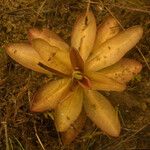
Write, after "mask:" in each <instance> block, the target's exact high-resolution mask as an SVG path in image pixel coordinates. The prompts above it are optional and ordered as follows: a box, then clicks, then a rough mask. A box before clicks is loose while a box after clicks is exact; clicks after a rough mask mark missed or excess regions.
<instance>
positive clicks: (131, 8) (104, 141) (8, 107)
mask: <svg viewBox="0 0 150 150" xmlns="http://www.w3.org/2000/svg"><path fill="white" fill-rule="evenodd" d="M86 7H87V1H85V0H81V1H77V0H11V1H10V0H1V1H0V35H1V36H0V135H1V136H0V149H1V150H3V149H6V145H7V146H8V145H9V149H10V150H23V149H24V150H35V149H38V150H40V149H42V146H41V144H40V143H39V140H38V137H39V138H40V139H41V142H42V144H43V146H44V148H45V149H46V150H60V149H68V150H79V149H80V150H88V149H91V150H110V149H111V150H126V149H150V125H149V124H150V69H149V68H148V66H147V65H146V63H147V64H149V65H150V1H149V0H124V1H119V0H103V1H100V0H93V1H92V3H91V9H92V10H93V12H94V14H95V16H96V18H97V23H100V22H101V20H102V19H103V18H104V16H106V15H110V14H111V15H114V16H115V17H116V18H117V19H118V20H119V21H120V22H121V24H122V26H123V27H125V28H126V27H130V26H132V25H137V24H140V25H141V26H143V28H144V35H143V38H142V39H141V41H140V42H139V43H138V45H137V46H138V47H139V50H140V51H141V52H142V54H143V55H144V58H145V60H146V63H145V61H144V59H143V57H142V56H141V54H140V53H139V51H138V49H137V48H134V49H133V50H132V51H130V52H129V53H128V54H127V55H128V57H132V58H134V59H136V60H138V61H140V62H141V63H142V65H143V69H142V72H141V73H140V74H139V75H138V76H137V77H135V78H134V79H133V80H132V81H131V82H130V83H129V84H128V88H127V89H126V91H125V92H123V93H116V92H111V93H109V92H107V93H104V94H105V95H106V96H108V97H109V99H110V100H111V102H112V103H113V104H114V106H116V107H117V109H118V111H119V114H120V119H121V123H122V132H121V135H120V137H119V138H111V137H108V136H106V135H104V134H103V133H102V132H101V131H100V130H99V129H97V128H96V127H95V126H94V125H93V124H92V123H91V122H90V120H87V124H86V126H85V128H84V129H83V130H82V132H81V134H80V135H79V136H78V138H76V140H75V141H74V142H73V143H72V144H70V145H69V146H63V145H62V144H61V142H60V138H59V135H58V133H57V132H56V130H55V127H54V125H53V121H52V119H51V118H47V117H45V116H44V115H43V114H40V113H39V114H38V113H31V112H30V111H29V101H30V98H31V97H32V95H33V93H34V92H35V91H36V89H37V88H38V87H40V85H42V84H43V83H44V82H46V81H47V80H48V79H49V78H48V77H47V76H45V75H41V74H38V73H36V72H33V71H31V70H28V69H26V68H24V67H22V66H21V65H19V64H18V63H16V62H14V61H13V60H12V59H10V58H9V57H8V56H7V55H6V54H5V52H4V47H3V45H5V44H7V43H11V42H20V41H24V40H27V31H28V29H29V28H31V27H40V28H41V27H48V28H50V29H51V30H53V31H55V32H56V33H58V34H59V35H60V36H61V37H62V38H63V39H65V41H66V42H68V43H69V42H70V35H71V30H72V26H73V23H74V21H75V19H76V17H77V16H78V14H80V13H81V11H85V10H86Z"/></svg>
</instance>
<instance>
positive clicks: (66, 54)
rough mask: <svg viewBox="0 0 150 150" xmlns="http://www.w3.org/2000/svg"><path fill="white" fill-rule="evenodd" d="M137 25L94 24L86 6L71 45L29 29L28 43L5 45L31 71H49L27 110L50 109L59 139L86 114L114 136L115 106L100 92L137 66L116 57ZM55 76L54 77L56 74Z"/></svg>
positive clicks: (72, 133)
mask: <svg viewBox="0 0 150 150" xmlns="http://www.w3.org/2000/svg"><path fill="white" fill-rule="evenodd" d="M142 34H143V29H142V27H140V26H138V25H137V26H133V27H130V28H128V29H126V30H125V31H121V29H120V28H119V25H118V23H117V21H116V20H115V19H114V18H113V17H110V16H109V17H107V18H106V19H105V21H104V22H102V23H101V24H100V25H99V26H98V27H96V21H95V17H94V15H93V13H92V12H91V11H89V12H86V13H83V14H81V15H80V16H79V18H78V19H77V21H76V23H75V25H74V27H73V32H72V35H71V44H70V45H71V46H69V45H68V44H66V43H65V42H64V41H63V40H62V39H61V38H60V37H59V36H58V35H56V34H55V33H54V32H53V31H50V30H48V29H41V30H39V29H35V28H33V29H30V30H29V42H28V43H14V44H9V45H7V46H6V52H7V54H8V55H9V56H10V57H11V58H12V59H14V60H15V61H17V62H18V63H20V64H21V65H23V66H25V67H27V68H29V69H32V70H34V71H37V72H40V73H44V74H50V73H53V75H54V76H55V78H54V80H51V81H49V82H48V83H47V84H45V85H43V86H42V87H41V88H40V89H39V90H38V91H37V92H36V93H35V94H34V96H33V99H32V101H31V104H30V109H31V111H33V112H44V111H48V110H52V111H53V115H54V123H55V126H56V129H57V131H59V132H61V133H62V138H63V141H64V143H69V142H71V141H72V140H73V139H74V138H75V137H76V135H77V134H78V133H79V131H80V130H81V128H82V127H83V125H84V123H85V117H86V116H88V117H89V118H90V119H91V120H92V121H93V122H94V123H95V124H96V126H97V127H99V128H100V129H101V130H102V131H103V132H104V133H105V134H107V135H110V136H113V137H117V136H119V133H120V128H121V127H120V122H119V119H118V114H117V111H116V110H115V109H114V107H113V106H112V105H111V103H110V102H109V101H108V100H107V98H106V97H104V96H103V95H102V94H101V93H100V91H119V92H120V91H123V90H125V88H126V83H127V82H128V81H129V80H131V79H132V78H133V77H134V75H136V74H137V73H139V72H140V70H141V68H142V66H141V64H140V63H139V62H137V61H136V60H133V59H128V58H122V57H123V56H124V55H125V54H126V53H127V52H128V51H129V50H130V49H132V48H133V47H134V46H135V45H136V43H137V42H138V41H139V40H140V39H141V37H142ZM56 77H57V78H56Z"/></svg>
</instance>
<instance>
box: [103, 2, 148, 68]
mask: <svg viewBox="0 0 150 150" xmlns="http://www.w3.org/2000/svg"><path fill="white" fill-rule="evenodd" d="M101 3H102V2H101ZM103 5H104V4H103ZM104 7H105V8H106V10H107V11H108V12H109V13H110V15H111V16H112V17H114V18H115V19H116V20H117V22H118V24H119V25H120V27H121V28H122V29H123V30H125V29H124V27H123V26H122V24H121V23H120V22H119V20H118V19H117V18H116V17H115V15H114V14H113V13H112V12H111V10H110V9H109V8H108V7H107V6H104ZM136 49H137V50H138V52H139V53H140V55H141V56H142V58H143V60H144V62H145V64H146V66H147V68H148V69H149V70H150V66H149V64H148V62H147V60H146V58H145V56H144V55H143V53H142V52H141V49H140V48H139V47H138V46H136Z"/></svg>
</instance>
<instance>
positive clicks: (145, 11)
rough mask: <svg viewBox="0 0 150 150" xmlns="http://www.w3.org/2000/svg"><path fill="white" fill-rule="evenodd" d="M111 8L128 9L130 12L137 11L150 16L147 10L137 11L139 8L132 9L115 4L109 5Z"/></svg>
mask: <svg viewBox="0 0 150 150" xmlns="http://www.w3.org/2000/svg"><path fill="white" fill-rule="evenodd" d="M111 6H112V7H117V8H122V9H128V10H132V11H138V12H143V13H148V14H150V11H149V10H143V9H139V8H132V7H127V6H121V5H116V4H111Z"/></svg>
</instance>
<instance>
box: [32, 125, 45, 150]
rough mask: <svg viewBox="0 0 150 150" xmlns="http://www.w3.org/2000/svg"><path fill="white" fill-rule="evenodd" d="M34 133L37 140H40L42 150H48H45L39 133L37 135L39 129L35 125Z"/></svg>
mask: <svg viewBox="0 0 150 150" xmlns="http://www.w3.org/2000/svg"><path fill="white" fill-rule="evenodd" d="M34 131H35V136H36V137H37V139H38V142H39V143H40V145H41V147H42V149H43V150H46V149H45V148H44V145H43V143H42V142H41V139H40V137H39V136H38V133H37V129H36V126H35V124H34Z"/></svg>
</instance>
